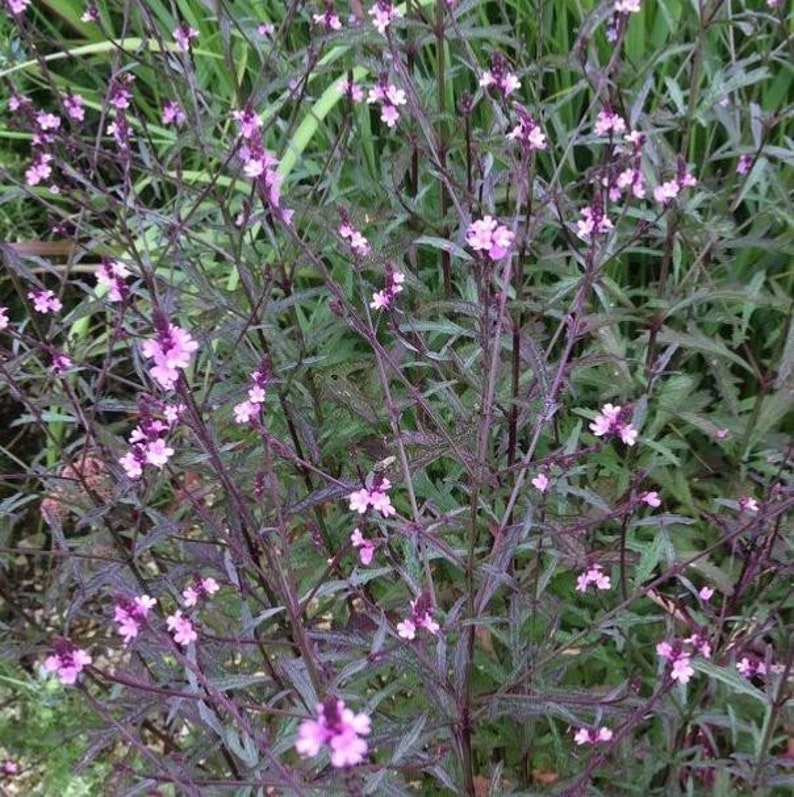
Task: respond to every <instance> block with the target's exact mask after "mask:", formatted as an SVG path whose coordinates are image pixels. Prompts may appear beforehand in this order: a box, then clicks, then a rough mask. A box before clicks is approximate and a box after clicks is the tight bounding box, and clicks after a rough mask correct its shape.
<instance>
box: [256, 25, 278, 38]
mask: <svg viewBox="0 0 794 797" xmlns="http://www.w3.org/2000/svg"><path fill="white" fill-rule="evenodd" d="M256 32H257V33H258V34H259V35H260V36H272V35H273V34H274V33H275V32H276V27H275V25H271V24H270V23H269V22H263V23H262V24H261V25H259V26H258V27H257V29H256Z"/></svg>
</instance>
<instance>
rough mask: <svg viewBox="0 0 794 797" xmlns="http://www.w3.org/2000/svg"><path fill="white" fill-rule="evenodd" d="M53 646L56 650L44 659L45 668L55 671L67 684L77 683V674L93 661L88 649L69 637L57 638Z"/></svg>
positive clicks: (48, 670)
mask: <svg viewBox="0 0 794 797" xmlns="http://www.w3.org/2000/svg"><path fill="white" fill-rule="evenodd" d="M53 648H54V650H55V652H54V653H53V654H52V655H51V656H48V657H47V658H46V659H45V660H44V669H45V670H46V671H47V672H51V673H55V676H56V677H57V679H58V680H59V681H60V682H61V683H62V684H65V685H70V684H73V683H76V681H77V676H78V675H79V674H80V673H81V672H82V671H83V669H84V668H85V667H86V666H87V665H89V664H91V662H92V661H93V659H92V658H91V656H89V654H88V653H86V651H84V650H83V649H82V648H78V647H77V645H75V644H73V643H72V642H70V641H69V640H68V639H56V640H55V642H54V643H53Z"/></svg>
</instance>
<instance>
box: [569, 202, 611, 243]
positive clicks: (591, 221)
mask: <svg viewBox="0 0 794 797" xmlns="http://www.w3.org/2000/svg"><path fill="white" fill-rule="evenodd" d="M579 212H580V213H581V215H582V218H581V219H579V221H577V222H576V234H577V235H578V236H579V237H580V238H582V239H585V240H586V239H588V238H591V237H592V236H593V233H597V234H602V235H603V234H604V233H608V232H609V231H610V230H611V229H613V228H614V225H613V224H612V222H611V221H610V220H609V219H608V218H607V217H606V216H605V215H604V214H603V212H602V211H601V210H600V209H599V208H596V207H585V208H582V209H581V211H579Z"/></svg>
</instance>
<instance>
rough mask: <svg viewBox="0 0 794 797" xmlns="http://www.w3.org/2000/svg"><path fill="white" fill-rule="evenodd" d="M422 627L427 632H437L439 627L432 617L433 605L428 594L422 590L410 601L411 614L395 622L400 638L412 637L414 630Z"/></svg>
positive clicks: (414, 633) (414, 635) (409, 638)
mask: <svg viewBox="0 0 794 797" xmlns="http://www.w3.org/2000/svg"><path fill="white" fill-rule="evenodd" d="M419 628H424V629H425V631H427V632H428V633H429V634H433V635H435V634H437V633H438V632H439V630H440V628H441V626H439V624H438V623H437V622H436V621H435V620H434V619H433V605H432V603H431V600H430V595H429V594H428V593H426V592H422V593H421V594H420V595H419V597H418V598H417V599H416V600H413V601H411V614H410V615H409V616H408V617H406V618H405V620H403V621H402V622H400V623H398V624H397V635H398V636H399V637H401V638H402V639H408V640H411V639H414V638H415V637H416V631H417V629H419Z"/></svg>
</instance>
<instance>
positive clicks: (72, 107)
mask: <svg viewBox="0 0 794 797" xmlns="http://www.w3.org/2000/svg"><path fill="white" fill-rule="evenodd" d="M63 105H64V108H66V115H67V116H68V117H69V118H70V119H72V120H74V121H75V122H82V121H83V119H85V107H84V105H85V100H83V98H82V97H81V96H80V95H79V94H67V95H66V96H65V97H64V99H63Z"/></svg>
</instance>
